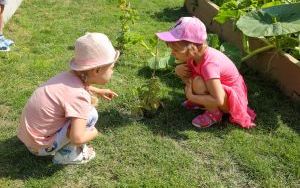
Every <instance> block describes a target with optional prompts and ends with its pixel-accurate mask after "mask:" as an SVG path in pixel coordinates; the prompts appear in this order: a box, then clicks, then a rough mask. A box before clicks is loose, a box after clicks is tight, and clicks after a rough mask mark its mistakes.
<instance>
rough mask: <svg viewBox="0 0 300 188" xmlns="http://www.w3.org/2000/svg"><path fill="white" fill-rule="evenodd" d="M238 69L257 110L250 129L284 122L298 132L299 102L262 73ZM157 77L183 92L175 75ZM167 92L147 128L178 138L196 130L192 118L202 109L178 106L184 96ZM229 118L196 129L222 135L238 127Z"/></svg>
mask: <svg viewBox="0 0 300 188" xmlns="http://www.w3.org/2000/svg"><path fill="white" fill-rule="evenodd" d="M151 72H152V71H151V70H150V69H149V68H143V69H140V71H139V74H138V75H139V76H143V77H145V78H150V77H151ZM169 72H170V71H169ZM241 72H242V75H244V79H245V82H246V84H247V86H248V98H249V106H250V108H253V109H254V110H255V112H256V113H257V118H256V124H257V127H256V128H254V129H251V130H250V131H254V132H257V131H258V132H260V133H264V132H266V133H267V132H268V133H269V132H272V131H276V129H277V128H278V127H279V126H280V125H282V124H285V125H287V126H288V127H290V128H291V129H293V130H294V131H295V132H297V133H298V134H299V133H300V129H299V126H298V125H299V124H300V119H299V117H300V104H299V103H297V102H293V101H291V100H290V99H289V98H288V97H287V96H285V95H284V94H283V93H282V91H281V90H280V89H279V88H278V87H277V86H276V83H274V82H273V81H271V80H270V79H267V78H265V77H264V76H263V75H261V74H259V73H257V72H255V71H253V70H250V69H249V68H248V67H246V66H243V67H242V71H241ZM165 75H168V76H165ZM157 76H158V77H159V78H160V80H161V82H163V83H165V84H166V85H168V86H169V87H171V88H179V89H180V88H182V91H183V84H182V83H181V81H180V79H178V78H176V76H175V75H174V74H172V73H171V74H168V72H157ZM169 95H171V96H172V97H173V99H172V100H167V101H164V103H165V104H166V107H165V109H163V112H161V113H160V114H159V115H158V116H157V117H154V118H153V119H146V120H145V121H144V122H145V124H147V125H149V128H150V129H152V130H153V132H157V133H159V134H164V135H170V136H171V137H174V138H177V137H178V138H180V139H182V138H181V137H180V135H181V133H180V132H182V131H184V130H188V129H195V130H197V129H196V128H193V126H192V124H191V121H192V119H193V118H194V117H195V116H196V115H198V114H200V113H201V112H197V111H196V112H195V111H194V112H190V111H187V110H185V109H183V107H181V105H180V104H181V102H182V101H183V100H184V97H185V96H184V94H183V93H182V94H179V93H178V92H177V93H176V92H174V93H172V94H169ZM228 119H229V118H228V117H225V118H224V120H225V121H223V122H222V123H221V124H220V125H219V126H213V127H211V128H209V129H201V130H199V131H201V132H202V131H205V132H215V134H216V136H218V137H219V136H220V137H222V134H226V133H228V131H230V130H233V129H236V128H240V127H239V126H238V125H232V124H230V123H229V120H228Z"/></svg>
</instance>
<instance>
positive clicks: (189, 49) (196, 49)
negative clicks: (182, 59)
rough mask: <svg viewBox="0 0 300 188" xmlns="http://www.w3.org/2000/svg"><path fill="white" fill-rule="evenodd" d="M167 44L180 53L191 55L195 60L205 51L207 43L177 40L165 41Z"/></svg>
mask: <svg viewBox="0 0 300 188" xmlns="http://www.w3.org/2000/svg"><path fill="white" fill-rule="evenodd" d="M167 45H168V46H169V47H170V48H171V49H174V50H176V51H178V52H180V53H184V54H186V55H187V56H191V57H192V58H193V59H194V60H196V61H197V62H198V61H199V60H200V58H201V57H202V55H203V54H204V52H205V49H206V48H207V47H208V46H207V43H206V42H204V43H203V44H196V43H193V42H189V41H185V40H183V41H177V42H167Z"/></svg>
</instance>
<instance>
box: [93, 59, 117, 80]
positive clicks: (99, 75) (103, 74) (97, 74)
mask: <svg viewBox="0 0 300 188" xmlns="http://www.w3.org/2000/svg"><path fill="white" fill-rule="evenodd" d="M114 65H115V64H114V63H113V64H110V65H107V66H104V67H101V68H99V69H95V70H92V71H93V72H92V74H91V80H93V83H94V84H101V85H104V84H106V83H108V82H109V81H110V79H111V77H112V74H113V72H114V71H113V68H114Z"/></svg>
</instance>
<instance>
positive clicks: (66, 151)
mask: <svg viewBox="0 0 300 188" xmlns="http://www.w3.org/2000/svg"><path fill="white" fill-rule="evenodd" d="M77 148H78V147H76V146H71V145H67V146H65V147H63V148H62V149H60V150H59V151H58V152H56V153H55V155H54V157H53V160H52V162H53V163H54V164H84V163H87V162H89V161H90V160H92V159H93V158H95V157H96V152H95V151H94V150H93V148H92V147H88V146H87V145H86V144H84V145H82V146H80V148H81V152H80V153H78V151H77Z"/></svg>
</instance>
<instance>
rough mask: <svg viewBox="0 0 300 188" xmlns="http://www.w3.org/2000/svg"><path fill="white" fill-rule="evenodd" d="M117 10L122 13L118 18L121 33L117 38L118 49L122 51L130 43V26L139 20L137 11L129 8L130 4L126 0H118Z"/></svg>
mask: <svg viewBox="0 0 300 188" xmlns="http://www.w3.org/2000/svg"><path fill="white" fill-rule="evenodd" d="M119 8H120V9H121V11H122V15H121V16H120V22H121V31H120V32H119V34H118V36H117V43H118V48H119V49H120V50H121V51H123V50H125V49H126V48H127V47H128V44H130V43H132V42H131V40H133V39H132V38H131V37H132V35H131V30H130V25H131V24H134V23H135V21H136V20H137V19H139V14H138V11H137V10H135V9H133V8H131V5H130V2H129V1H127V0H119Z"/></svg>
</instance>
